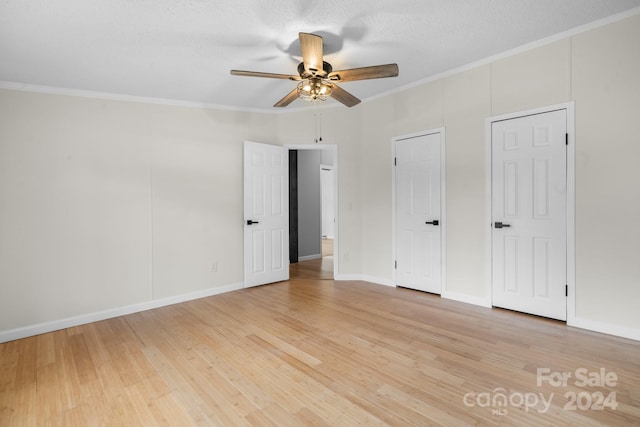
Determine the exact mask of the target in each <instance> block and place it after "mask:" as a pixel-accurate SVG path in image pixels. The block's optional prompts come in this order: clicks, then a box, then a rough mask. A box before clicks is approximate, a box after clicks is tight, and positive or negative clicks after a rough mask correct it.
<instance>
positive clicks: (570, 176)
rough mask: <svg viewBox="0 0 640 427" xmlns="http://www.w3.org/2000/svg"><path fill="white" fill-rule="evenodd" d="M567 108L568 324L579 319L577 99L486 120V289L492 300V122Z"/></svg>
mask: <svg viewBox="0 0 640 427" xmlns="http://www.w3.org/2000/svg"><path fill="white" fill-rule="evenodd" d="M558 110H566V112H567V133H568V134H569V144H568V146H567V229H566V233H567V287H568V291H569V296H568V297H567V324H569V323H571V322H574V321H575V312H576V310H575V307H576V275H575V265H576V249H575V248H576V245H575V197H576V196H575V103H574V102H573V101H570V102H564V103H561V104H555V105H549V106H546V107H539V108H533V109H530V110H524V111H517V112H514V113H507V114H501V115H499V116H493V117H489V118H487V119H486V120H485V183H486V187H485V193H486V194H485V202H486V209H485V215H486V226H487V229H486V230H487V232H486V234H485V238H486V240H485V242H486V245H487V251H486V253H487V257H486V260H485V262H486V271H487V274H486V276H485V291H486V292H487V295H489V301H492V300H493V287H492V285H491V284H492V273H491V270H492V255H491V253H492V245H491V218H492V214H491V209H492V197H491V196H492V194H491V191H492V185H491V180H492V174H491V164H492V156H491V125H492V123H495V122H499V121H502V120H511V119H515V118H518V117H524V116H531V115H534V114H542V113H549V112H552V111H558Z"/></svg>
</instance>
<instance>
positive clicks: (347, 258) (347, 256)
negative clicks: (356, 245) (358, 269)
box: [342, 252, 349, 262]
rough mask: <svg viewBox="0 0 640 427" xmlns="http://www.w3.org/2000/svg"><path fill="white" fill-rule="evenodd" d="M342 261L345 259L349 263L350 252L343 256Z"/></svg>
mask: <svg viewBox="0 0 640 427" xmlns="http://www.w3.org/2000/svg"><path fill="white" fill-rule="evenodd" d="M342 259H344V260H345V261H347V262H348V261H349V252H345V253H344V255H342Z"/></svg>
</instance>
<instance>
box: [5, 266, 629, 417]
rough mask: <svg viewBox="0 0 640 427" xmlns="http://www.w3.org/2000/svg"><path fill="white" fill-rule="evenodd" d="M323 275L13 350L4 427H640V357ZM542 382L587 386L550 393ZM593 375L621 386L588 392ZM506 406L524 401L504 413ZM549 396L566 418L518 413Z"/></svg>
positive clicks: (578, 333)
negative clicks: (544, 374)
mask: <svg viewBox="0 0 640 427" xmlns="http://www.w3.org/2000/svg"><path fill="white" fill-rule="evenodd" d="M305 262H307V261H305ZM301 264H302V263H301ZM315 264H316V266H315V267H313V266H310V264H307V265H302V266H301V268H299V269H298V270H299V271H298V273H299V274H300V276H301V277H300V278H294V279H292V280H290V281H286V282H281V283H276V284H272V285H266V286H261V287H256V288H250V289H243V290H239V291H235V292H230V293H226V294H221V295H216V296H213V297H209V298H203V299H200V300H195V301H190V302H186V303H182V304H176V305H172V306H167V307H162V308H159V309H156V310H149V311H146V312H141V313H135V314H132V315H129V316H123V317H119V318H114V319H109V320H105V321H101V322H96V323H92V324H88V325H82V326H78V327H74V328H70V329H67V330H62V331H56V332H52V333H50V334H43V335H40V336H38V337H32V338H27V339H23V340H17V341H13V342H8V343H4V344H0V425H3V426H4V425H8V426H13V425H24V426H39V425H65V426H68V425H71V426H73V425H145V426H154V425H158V426H161V425H170V426H175V425H184V426H194V425H221V426H236V425H237V426H245V425H246V426H299V425H318V426H335V425H341V426H350V425H392V426H403V425H407V426H414V425H443V426H455V425H460V426H468V425H514V426H516V425H518V426H520V425H536V426H537V425H554V426H558V425H576V426H596V425H608V426H631V425H640V392H639V391H638V390H640V343H638V342H636V341H631V340H625V339H622V338H616V337H612V336H607V335H603V334H598V333H594V332H589V331H583V330H579V329H575V328H571V327H567V326H566V325H565V324H563V323H562V322H556V321H552V320H548V319H542V318H538V317H533V316H527V315H523V314H520V313H514V312H510V311H507V310H499V309H487V308H483V307H477V306H470V305H467V304H463V303H459V302H455V301H450V300H444V299H441V298H440V297H438V296H435V295H431V294H425V293H420V292H416V291H412V290H408V289H402V288H390V287H385V286H378V285H373V284H369V283H366V282H358V281H344V282H335V281H333V280H327V279H326V278H324V277H323V274H324V273H322V274H319V275H318V276H317V277H318V278H316V279H314V278H312V277H313V269H314V268H316V269H318V268H323V267H322V266H321V263H320V262H316V263H315ZM325 270H326V268H325ZM539 368H546V369H548V370H549V371H550V372H553V373H569V374H570V375H571V380H570V381H568V383H567V384H566V385H562V386H557V385H556V386H554V385H551V384H549V383H548V382H546V383H544V384H541V385H538V384H537V379H538V369H539ZM578 369H583V370H584V371H585V372H588V373H598V372H600V370H601V369H605V370H606V371H607V372H613V373H615V375H617V381H616V383H615V385H602V386H601V385H593V384H592V385H588V386H582V385H576V383H575V381H576V370H578ZM500 393H503V394H504V395H505V396H506V397H507V398H509V397H510V398H511V399H512V401H510V402H509V401H507V405H506V406H495V405H492V404H491V400H492V399H496V398H498V397H500V396H499V395H500ZM597 393H603V394H604V395H608V394H609V393H615V402H616V403H617V407H616V408H615V409H612V408H603V409H601V410H595V409H590V408H586V407H585V408H582V409H579V408H577V409H576V410H572V408H571V407H570V405H569V404H570V403H571V396H580V398H581V399H582V401H581V404H585V402H586V399H594V398H595V397H597ZM534 396H538V398H539V397H540V396H542V397H544V398H547V399H549V401H550V405H549V406H548V407H545V406H544V404H543V402H541V401H537V403H536V405H534V406H531V407H527V406H525V405H524V404H520V403H522V402H524V401H522V402H521V401H519V400H518V399H524V398H525V397H527V398H533V397H534ZM465 399H466V400H465ZM482 399H489V401H488V403H487V404H485V403H486V401H483V400H482ZM567 405H569V406H567ZM583 406H584V405H583ZM501 410H502V412H500V411H501Z"/></svg>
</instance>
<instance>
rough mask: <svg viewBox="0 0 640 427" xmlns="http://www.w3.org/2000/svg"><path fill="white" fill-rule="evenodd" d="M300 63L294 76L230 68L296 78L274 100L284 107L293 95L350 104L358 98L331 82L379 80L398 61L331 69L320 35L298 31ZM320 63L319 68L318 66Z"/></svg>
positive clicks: (395, 71)
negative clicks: (323, 54)
mask: <svg viewBox="0 0 640 427" xmlns="http://www.w3.org/2000/svg"><path fill="white" fill-rule="evenodd" d="M298 37H299V39H300V50H301V51H302V62H301V63H300V64H298V70H297V71H298V75H288V74H274V73H264V72H259V71H244V70H231V74H232V75H234V76H249V77H266V78H271V79H287V80H293V81H297V82H298V84H297V85H296V87H295V88H294V89H293V90H292V91H291V92H289V93H288V94H287V95H285V96H284V97H283V98H282V99H281V100H279V101H278V102H276V103H275V105H274V107H286V106H287V105H289V104H290V103H292V102H293V101H294V100H295V99H296V98H302V99H303V100H305V101H318V100H320V101H325V100H326V99H328V98H333V99H335V100H336V101H338V102H341V103H342V104H344V105H346V106H347V107H353V106H354V105H357V104H359V103H360V100H359V99H358V98H356V97H355V96H353V95H352V94H350V93H349V92H347V91H346V90H344V89H342V88H341V87H340V86H338V85H337V84H336V83H335V82H338V81H339V82H349V81H355V80H367V79H380V78H384V77H397V76H398V64H386V65H374V66H371V67H361V68H351V69H347V70H341V71H333V67H332V66H331V64H329V63H328V62H326V61H324V60H323V56H322V48H323V45H322V37H320V36H318V35H316V34H309V33H299V34H298ZM320 65H322V67H320Z"/></svg>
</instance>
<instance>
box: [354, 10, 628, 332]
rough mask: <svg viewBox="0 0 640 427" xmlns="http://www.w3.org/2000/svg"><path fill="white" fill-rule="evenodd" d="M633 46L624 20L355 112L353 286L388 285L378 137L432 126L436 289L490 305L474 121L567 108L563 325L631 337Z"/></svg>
mask: <svg viewBox="0 0 640 427" xmlns="http://www.w3.org/2000/svg"><path fill="white" fill-rule="evenodd" d="M639 40H640V16H639V15H636V16H632V17H630V18H627V19H624V20H622V21H619V22H616V23H613V24H610V25H607V26H604V27H601V28H597V29H594V30H590V31H587V32H584V33H581V34H578V35H575V36H573V37H569V38H566V39H561V40H558V41H555V42H553V43H549V44H546V45H543V46H540V47H538V48H535V49H531V50H528V51H525V52H521V53H518V54H516V55H512V56H509V57H506V58H503V59H499V60H496V61H493V62H490V63H487V64H486V65H481V66H478V67H477V68H473V69H470V70H466V71H462V72H459V73H456V74H453V75H451V76H447V77H443V78H442V79H439V80H435V81H430V82H428V83H425V84H423V85H420V86H417V87H414V88H411V89H408V90H407V91H404V92H400V93H396V94H394V95H392V96H388V97H385V98H382V99H379V100H376V101H374V102H369V103H366V104H365V105H364V106H363V107H362V108H363V132H362V142H361V144H362V146H363V159H364V160H363V164H362V177H363V179H362V186H363V190H362V194H363V224H364V228H363V245H362V251H363V255H362V257H363V264H362V271H363V275H364V277H367V278H370V279H375V281H377V282H379V283H388V282H391V281H392V278H393V271H392V269H391V266H390V263H389V262H388V259H389V258H388V257H389V256H390V254H391V251H392V248H391V245H392V243H391V242H392V240H391V230H392V226H391V220H390V218H391V210H392V205H391V199H392V194H391V188H390V185H389V182H390V177H391V173H392V171H391V166H390V162H389V161H388V159H389V156H390V152H391V151H390V138H391V137H393V136H400V135H403V134H408V133H413V132H418V131H424V130H429V129H433V128H438V127H442V126H444V127H445V129H446V184H447V190H446V191H447V193H446V196H447V203H446V220H447V236H446V239H447V240H446V242H447V254H446V255H447V266H446V276H447V284H446V290H447V292H449V293H450V294H453V295H456V296H463V297H465V299H469V300H478V301H481V300H485V301H490V297H491V291H490V289H489V287H488V286H487V283H486V280H485V277H486V276H487V267H488V266H487V253H486V252H487V247H488V243H487V241H486V240H487V235H486V228H485V225H486V224H485V222H486V217H485V212H486V209H487V206H486V205H487V204H486V192H485V180H486V171H485V120H486V119H487V118H488V117H491V116H495V115H500V114H505V113H510V112H517V111H522V110H526V109H532V108H537V107H543V106H546V105H554V104H558V103H563V102H568V101H571V100H575V110H576V135H575V137H576V157H577V161H576V245H577V249H576V252H577V253H576V278H577V280H576V281H577V283H576V319H574V322H575V324H576V325H581V326H586V327H590V328H593V329H598V330H606V331H609V332H613V333H619V334H622V335H626V336H633V337H640V311H638V310H637V308H635V307H636V306H637V301H640V262H638V260H640V245H639V244H638V243H637V242H638V241H640V225H639V224H638V222H637V220H638V218H640V187H639V186H638V183H639V182H640V168H638V167H637V165H636V163H637V159H639V158H640V136H639V135H640V120H638V118H639V117H640V77H639V76H640V49H638V46H637V44H638V41H639ZM390 118H393V120H391V122H390ZM365 147H366V149H365ZM466 297H468V298H466Z"/></svg>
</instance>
